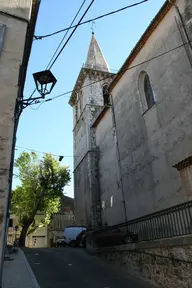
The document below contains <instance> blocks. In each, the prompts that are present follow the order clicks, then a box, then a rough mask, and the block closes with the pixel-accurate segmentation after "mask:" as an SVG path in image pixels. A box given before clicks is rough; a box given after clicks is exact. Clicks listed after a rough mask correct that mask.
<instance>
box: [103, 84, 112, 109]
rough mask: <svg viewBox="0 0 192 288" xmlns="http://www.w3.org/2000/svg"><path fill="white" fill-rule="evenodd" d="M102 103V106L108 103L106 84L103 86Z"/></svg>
mask: <svg viewBox="0 0 192 288" xmlns="http://www.w3.org/2000/svg"><path fill="white" fill-rule="evenodd" d="M103 103H104V106H107V105H110V97H109V91H108V85H106V84H105V85H104V86H103Z"/></svg>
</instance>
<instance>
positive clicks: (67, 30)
mask: <svg viewBox="0 0 192 288" xmlns="http://www.w3.org/2000/svg"><path fill="white" fill-rule="evenodd" d="M85 2H86V0H84V1H83V2H82V4H81V6H80V8H79V9H78V11H77V13H76V15H75V17H74V18H73V20H72V22H71V24H70V26H69V27H68V29H66V33H65V35H64V36H63V38H62V40H61V42H60V43H59V45H58V47H57V49H56V50H55V52H54V54H53V56H52V57H51V60H50V61H49V63H48V65H47V67H46V69H48V67H49V65H50V64H51V61H52V60H53V58H54V57H55V55H56V53H57V51H58V50H59V48H60V46H61V44H62V43H63V41H64V39H65V37H66V36H67V34H68V32H69V30H70V29H71V27H72V25H73V23H74V22H75V20H76V18H77V16H78V15H79V13H80V11H81V9H82V8H83V5H84V4H85ZM36 90H37V88H35V89H34V90H33V92H32V93H31V95H30V97H29V99H30V98H32V97H33V95H34V94H35V92H36ZM29 107H30V106H29ZM32 109H33V110H36V109H34V108H32Z"/></svg>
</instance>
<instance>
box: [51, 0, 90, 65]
mask: <svg viewBox="0 0 192 288" xmlns="http://www.w3.org/2000/svg"><path fill="white" fill-rule="evenodd" d="M94 1H95V0H92V1H91V3H90V4H89V6H88V7H87V9H86V10H85V12H84V13H83V15H82V16H81V18H80V20H79V22H78V23H77V25H76V26H75V28H74V29H73V31H72V32H71V34H70V35H69V37H68V38H67V40H66V42H65V43H64V45H63V47H62V48H61V49H60V51H59V53H58V54H57V56H56V57H55V59H54V61H53V62H52V64H51V65H50V67H49V69H51V68H52V67H53V65H54V64H55V62H56V61H57V59H58V58H59V56H60V55H61V53H62V51H63V50H64V48H65V47H66V45H67V43H68V42H69V40H70V39H71V37H72V36H73V34H74V33H75V31H76V30H77V28H78V26H79V24H80V23H81V21H82V20H83V18H84V17H85V15H86V14H87V12H88V11H89V9H90V8H91V6H92V4H93V2H94Z"/></svg>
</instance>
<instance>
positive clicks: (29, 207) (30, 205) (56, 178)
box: [11, 152, 70, 247]
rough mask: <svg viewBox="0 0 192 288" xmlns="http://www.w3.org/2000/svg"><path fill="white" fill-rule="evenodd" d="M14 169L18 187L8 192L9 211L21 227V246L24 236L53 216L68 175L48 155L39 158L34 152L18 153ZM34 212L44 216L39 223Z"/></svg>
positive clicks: (55, 160) (23, 244)
mask: <svg viewBox="0 0 192 288" xmlns="http://www.w3.org/2000/svg"><path fill="white" fill-rule="evenodd" d="M15 167H16V168H17V170H18V173H17V176H18V177H19V179H20V181H21V185H20V186H17V187H16V189H15V190H14V191H12V197H11V211H12V213H14V214H15V215H16V216H17V218H18V221H19V225H20V226H21V227H22V229H21V234H20V239H19V245H20V246H23V247H24V246H25V239H26V236H27V235H28V234H29V233H32V232H33V231H35V229H37V227H39V226H42V225H45V224H48V223H49V222H50V219H51V215H52V214H54V213H57V211H58V209H59V205H60V199H61V197H62V195H63V191H64V187H65V186H66V185H67V184H68V183H69V181H70V172H69V170H68V168H67V167H63V166H60V162H59V161H58V160H57V159H55V158H54V157H53V156H52V155H51V154H45V156H44V157H43V158H42V159H39V158H38V156H37V154H36V153H34V152H32V153H28V152H23V153H21V154H20V156H19V158H18V159H17V160H16V161H15ZM38 211H41V212H43V213H44V215H45V218H44V219H43V220H42V221H40V222H37V221H35V215H36V214H37V212H38Z"/></svg>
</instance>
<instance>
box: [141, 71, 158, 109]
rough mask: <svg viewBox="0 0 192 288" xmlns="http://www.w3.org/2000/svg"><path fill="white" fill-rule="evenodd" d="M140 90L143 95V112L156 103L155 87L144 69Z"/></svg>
mask: <svg viewBox="0 0 192 288" xmlns="http://www.w3.org/2000/svg"><path fill="white" fill-rule="evenodd" d="M139 92H140V97H141V103H142V109H143V112H145V111H146V110H148V109H150V108H151V107H152V106H153V105H154V104H155V98H154V93H153V89H152V86H151V82H150V78H149V75H148V74H147V73H146V72H145V71H142V72H141V73H140V76H139Z"/></svg>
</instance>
